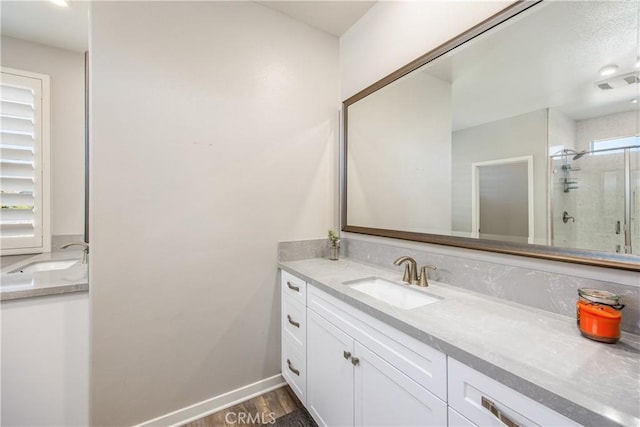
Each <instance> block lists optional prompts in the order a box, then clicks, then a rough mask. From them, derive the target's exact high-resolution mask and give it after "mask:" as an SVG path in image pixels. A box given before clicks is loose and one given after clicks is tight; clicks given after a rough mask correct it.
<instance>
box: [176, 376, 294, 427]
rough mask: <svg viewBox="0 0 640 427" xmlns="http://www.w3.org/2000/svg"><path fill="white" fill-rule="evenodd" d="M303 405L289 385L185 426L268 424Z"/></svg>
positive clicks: (235, 426)
mask: <svg viewBox="0 0 640 427" xmlns="http://www.w3.org/2000/svg"><path fill="white" fill-rule="evenodd" d="M301 407H302V403H300V400H298V398H297V397H296V395H295V394H294V393H293V391H292V390H291V388H289V386H288V385H287V386H284V387H281V388H279V389H276V390H273V391H270V392H268V393H265V394H262V395H260V396H258V397H254V398H253V399H251V400H247V401H246V402H242V403H240V404H238V405H235V406H232V407H230V408H227V409H224V410H222V411H220V412H216V413H214V414H211V415H209V416H207V417H204V418H200V419H199V420H195V421H192V422H190V423H189V424H185V425H184V426H183V427H222V426H234V427H255V426H265V425H266V426H268V425H270V424H271V423H272V422H273V420H275V419H277V418H280V417H281V416H283V415H287V414H289V413H291V412H293V411H295V410H296V409H298V408H301Z"/></svg>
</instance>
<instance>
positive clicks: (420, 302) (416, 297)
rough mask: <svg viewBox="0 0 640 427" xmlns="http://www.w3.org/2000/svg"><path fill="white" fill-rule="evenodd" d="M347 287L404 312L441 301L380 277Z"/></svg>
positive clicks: (349, 284) (348, 283)
mask: <svg viewBox="0 0 640 427" xmlns="http://www.w3.org/2000/svg"><path fill="white" fill-rule="evenodd" d="M344 284H345V285H348V286H350V287H351V289H355V290H356V291H358V292H362V293H364V294H367V295H369V296H372V297H374V298H375V299H379V300H380V301H383V302H386V303H387V304H391V305H393V306H395V307H398V308H402V309H404V310H411V309H412V308H417V307H422V306H424V305H428V304H433V303H434V302H438V301H440V299H439V298H436V297H433V296H430V295H427V294H426V293H424V292H421V291H419V290H417V289H412V288H410V287H409V285H401V284H398V283H393V282H391V281H389V280H385V279H381V278H380V277H368V278H366V279H359V280H352V281H349V282H344Z"/></svg>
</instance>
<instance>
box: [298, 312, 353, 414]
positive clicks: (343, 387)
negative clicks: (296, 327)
mask: <svg viewBox="0 0 640 427" xmlns="http://www.w3.org/2000/svg"><path fill="white" fill-rule="evenodd" d="M352 354H353V339H352V338H351V337H349V336H348V335H347V334H345V333H344V332H342V331H341V330H340V329H338V328H337V327H335V326H334V325H332V324H331V323H329V322H328V321H327V320H325V319H324V318H323V317H321V316H320V315H318V314H317V313H315V312H314V311H312V310H307V409H308V410H309V413H310V414H311V415H312V416H313V418H314V419H315V420H316V422H317V423H318V424H319V425H321V426H352V425H353V369H354V368H353V365H352V363H351V360H352V359H351V355H352Z"/></svg>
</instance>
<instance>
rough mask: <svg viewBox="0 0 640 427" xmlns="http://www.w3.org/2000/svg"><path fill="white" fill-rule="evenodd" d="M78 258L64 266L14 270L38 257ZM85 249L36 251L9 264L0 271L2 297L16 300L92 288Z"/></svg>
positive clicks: (3, 299)
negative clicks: (27, 271) (32, 270)
mask: <svg viewBox="0 0 640 427" xmlns="http://www.w3.org/2000/svg"><path fill="white" fill-rule="evenodd" d="M62 260H77V263H76V264H74V265H72V266H71V267H69V268H66V269H64V270H49V271H39V272H34V273H13V274H11V272H12V271H14V270H17V269H19V268H21V267H24V266H26V265H28V264H31V263H33V262H36V261H62ZM81 260H82V251H60V252H49V253H44V254H40V255H35V256H32V257H29V258H27V259H24V260H22V261H19V262H16V263H15V264H11V265H8V266H6V267H5V268H3V269H2V271H1V272H0V274H1V278H2V280H1V281H0V300H2V301H5V300H15V299H22V298H32V297H40V296H45V295H57V294H66V293H70V292H83V291H88V290H89V279H88V268H87V264H82V262H81Z"/></svg>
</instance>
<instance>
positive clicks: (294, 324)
mask: <svg viewBox="0 0 640 427" xmlns="http://www.w3.org/2000/svg"><path fill="white" fill-rule="evenodd" d="M287 320H288V321H289V323H291V324H292V325H293V326H295V327H296V328H299V327H300V323H299V322H294V320H293V319H292V318H291V316H289V315H288V314H287Z"/></svg>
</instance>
